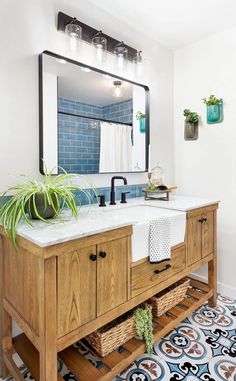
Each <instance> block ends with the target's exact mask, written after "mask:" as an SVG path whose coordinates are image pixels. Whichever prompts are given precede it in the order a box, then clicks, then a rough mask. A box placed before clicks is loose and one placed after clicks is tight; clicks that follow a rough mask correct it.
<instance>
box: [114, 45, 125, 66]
mask: <svg viewBox="0 0 236 381" xmlns="http://www.w3.org/2000/svg"><path fill="white" fill-rule="evenodd" d="M114 55H115V57H116V63H115V64H116V68H115V69H116V70H118V71H119V72H121V71H123V70H124V69H125V67H126V65H127V61H128V48H127V47H126V46H125V44H124V42H123V41H121V42H119V44H117V45H116V46H115V49H114Z"/></svg>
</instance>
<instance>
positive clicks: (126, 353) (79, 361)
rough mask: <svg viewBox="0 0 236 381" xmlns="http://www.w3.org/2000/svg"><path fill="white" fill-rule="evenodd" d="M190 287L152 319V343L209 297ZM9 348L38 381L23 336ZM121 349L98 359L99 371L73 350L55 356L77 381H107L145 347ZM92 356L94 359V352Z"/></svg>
mask: <svg viewBox="0 0 236 381" xmlns="http://www.w3.org/2000/svg"><path fill="white" fill-rule="evenodd" d="M190 285H191V288H189V289H188V291H187V296H186V297H185V299H184V300H182V301H181V303H180V304H179V305H178V306H176V307H173V308H172V309H171V310H169V311H168V313H167V314H164V315H163V316H161V317H159V318H154V322H155V328H154V338H155V341H159V340H160V339H161V338H162V337H164V336H165V335H166V334H167V333H169V332H170V331H171V330H172V329H173V328H175V327H176V326H177V325H178V324H179V323H181V321H182V320H184V319H185V318H186V317H188V316H189V315H191V313H192V312H193V311H195V310H197V309H198V308H199V307H200V306H201V305H202V304H203V303H205V302H206V301H207V300H208V299H209V298H211V297H212V296H213V290H212V289H210V288H209V287H208V285H206V284H205V283H202V282H199V281H196V280H193V279H191V282H190ZM13 345H14V348H15V350H16V352H17V353H18V354H19V356H20V357H21V359H22V361H23V362H24V364H25V365H26V366H27V368H28V369H29V371H30V373H31V374H32V376H33V377H34V378H35V380H36V381H39V353H38V351H37V349H35V347H34V346H33V345H32V344H31V342H30V341H29V340H28V339H27V337H26V336H25V335H24V334H21V335H19V336H17V337H16V338H14V340H13ZM122 348H123V350H122V352H118V351H114V352H112V353H110V354H109V355H107V356H106V357H103V358H101V362H102V363H103V367H101V368H100V369H97V368H95V366H93V365H92V363H91V362H90V361H89V360H87V359H86V358H85V357H84V356H83V355H82V354H81V353H80V352H79V351H78V349H76V348H75V347H74V346H70V347H68V348H66V349H65V350H63V351H62V352H60V353H59V354H58V356H59V357H60V358H61V360H62V361H63V362H64V364H65V365H66V366H67V367H68V369H70V371H71V372H72V373H73V374H74V375H75V376H76V377H77V378H78V379H79V380H80V381H88V380H89V381H109V380H110V381H111V380H113V379H114V377H115V376H116V375H117V374H119V373H120V372H122V371H123V370H124V369H125V368H127V367H128V365H130V364H131V363H132V362H133V361H134V360H136V359H137V358H138V357H139V356H140V355H142V354H143V353H144V352H145V345H144V344H143V343H142V342H141V341H139V340H137V339H135V338H133V339H131V340H129V341H128V342H127V343H125V344H124V345H122ZM91 352H92V349H91ZM94 354H95V356H98V355H97V354H96V353H95V352H94ZM61 380H62V378H61V376H60V375H58V381H61ZM40 381H41V380H40Z"/></svg>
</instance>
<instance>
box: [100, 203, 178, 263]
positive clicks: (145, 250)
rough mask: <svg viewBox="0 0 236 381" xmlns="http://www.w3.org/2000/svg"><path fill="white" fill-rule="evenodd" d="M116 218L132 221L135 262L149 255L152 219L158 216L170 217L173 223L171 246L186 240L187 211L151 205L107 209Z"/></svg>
mask: <svg viewBox="0 0 236 381" xmlns="http://www.w3.org/2000/svg"><path fill="white" fill-rule="evenodd" d="M106 213H112V216H113V217H114V218H119V219H121V220H122V221H130V222H131V223H132V224H133V236H132V260H133V262H135V261H138V260H139V259H142V258H145V257H148V256H149V228H150V221H152V220H154V219H155V218H158V217H165V216H166V217H169V218H170V223H171V246H175V245H177V244H179V243H182V242H184V238H185V229H186V213H185V212H179V211H175V210H169V209H162V208H158V207H155V206H149V205H131V206H128V205H127V206H126V207H123V208H118V207H117V209H116V208H114V209H112V210H111V209H110V210H106Z"/></svg>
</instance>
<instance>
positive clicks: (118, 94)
mask: <svg viewBox="0 0 236 381" xmlns="http://www.w3.org/2000/svg"><path fill="white" fill-rule="evenodd" d="M113 85H114V86H115V90H114V92H113V97H115V98H120V97H121V96H122V89H121V85H122V82H121V81H114V82H113Z"/></svg>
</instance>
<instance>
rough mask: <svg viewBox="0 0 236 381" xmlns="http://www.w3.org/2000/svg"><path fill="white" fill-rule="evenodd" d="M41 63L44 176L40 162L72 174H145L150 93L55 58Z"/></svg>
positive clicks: (90, 69) (45, 59) (106, 75)
mask: <svg viewBox="0 0 236 381" xmlns="http://www.w3.org/2000/svg"><path fill="white" fill-rule="evenodd" d="M40 58H41V59H42V61H41V70H42V71H41V81H42V99H41V113H42V114H41V147H40V148H41V149H40V151H41V156H40V159H41V160H40V161H41V172H42V159H43V161H44V163H46V165H47V167H48V168H53V167H55V166H56V167H57V166H59V167H60V166H61V167H63V168H64V169H65V170H66V171H67V172H69V173H84V174H90V173H109V172H116V173H117V172H143V171H146V170H147V162H148V109H147V92H148V89H147V88H146V87H144V86H141V85H137V84H134V83H132V82H129V81H127V80H121V79H120V78H115V77H114V76H112V75H110V74H107V73H104V72H101V71H98V70H95V69H94V70H93V69H92V68H88V67H86V66H84V65H80V64H78V63H73V62H69V61H67V60H66V59H61V58H58V57H57V56H55V55H53V54H52V53H51V54H50V53H48V54H47V53H43V54H42V55H41V56H40ZM137 113H141V114H142V115H143V117H142V119H139V118H137V117H136V115H137Z"/></svg>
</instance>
